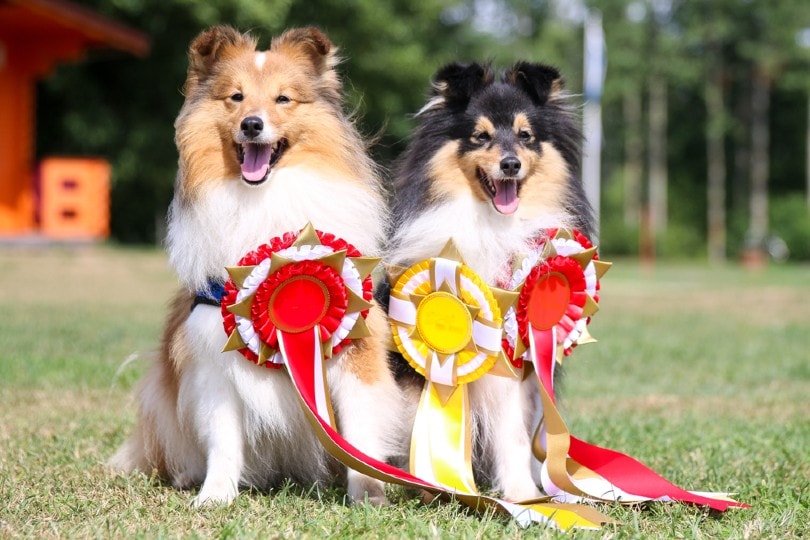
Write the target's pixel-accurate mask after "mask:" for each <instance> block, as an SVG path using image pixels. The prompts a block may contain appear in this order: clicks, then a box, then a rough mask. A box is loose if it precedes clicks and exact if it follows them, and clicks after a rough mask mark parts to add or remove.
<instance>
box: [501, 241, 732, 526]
mask: <svg viewBox="0 0 810 540" xmlns="http://www.w3.org/2000/svg"><path fill="white" fill-rule="evenodd" d="M609 267H610V264H609V263H605V262H603V261H599V259H598V256H597V254H596V249H595V248H594V247H593V246H592V245H591V243H590V242H589V241H588V240H587V238H586V237H585V236H584V235H582V234H581V233H579V232H578V231H569V230H564V229H561V230H556V231H550V232H549V235H548V240H545V241H544V242H541V243H539V244H538V246H537V248H536V249H535V250H533V251H532V252H531V253H529V254H528V256H527V257H526V258H525V259H524V260H523V261H521V262H520V264H518V265H516V270H515V271H514V273H513V275H512V280H511V283H510V286H511V287H512V288H513V289H514V290H516V291H518V292H519V293H520V296H519V298H518V302H517V307H516V308H515V309H514V310H513V311H511V312H509V313H507V315H506V317H505V319H506V321H507V322H506V323H505V325H504V327H505V330H506V343H505V344H504V347H505V349H507V350H508V351H509V352H511V353H512V358H513V362H522V361H528V362H531V363H532V365H533V371H534V373H535V376H536V378H537V381H538V389H539V393H540V397H541V401H542V404H543V420H542V422H541V425H540V426H538V429H537V430H536V435H535V440H534V444H533V450H534V454H535V457H537V459H539V460H540V461H541V462H542V469H541V481H542V487H543V489H544V490H545V492H546V493H547V494H549V495H551V496H553V497H554V499H555V500H557V501H561V502H579V501H580V500H582V499H590V500H598V501H617V502H623V503H638V502H642V501H649V500H678V501H684V502H690V503H694V504H702V505H707V506H710V507H711V508H714V509H717V510H725V509H726V508H728V507H730V506H744V505H741V504H740V503H738V502H736V501H734V500H733V499H730V498H729V497H728V496H727V494H725V493H699V492H690V491H686V490H683V489H681V488H679V487H678V486H675V485H674V484H672V483H670V482H669V481H667V480H665V479H664V478H662V477H661V476H659V475H658V474H657V473H655V472H654V471H652V470H651V469H649V468H648V467H646V466H645V465H643V464H642V463H640V462H638V461H636V460H635V459H633V458H631V457H629V456H626V455H624V454H622V453H620V452H616V451H613V450H609V449H606V448H601V447H598V446H596V445H592V444H589V443H587V442H585V441H582V440H580V439H577V438H576V437H574V436H572V435H571V434H570V433H569V431H568V428H567V426H566V424H565V422H564V421H563V419H562V417H561V415H560V413H559V411H558V410H557V407H556V403H555V401H556V399H555V394H554V369H555V366H556V364H557V363H559V362H561V361H562V358H563V356H564V355H567V354H570V352H571V350H572V349H573V347H575V346H576V345H577V344H581V343H585V342H590V341H593V339H592V338H591V337H590V335H589V334H588V332H587V328H586V327H587V324H588V322H589V321H590V316H591V315H593V314H594V313H595V312H596V310H597V309H598V307H597V301H598V292H599V280H600V279H601V277H602V275H604V273H605V272H606V271H607V270H608V268H609Z"/></svg>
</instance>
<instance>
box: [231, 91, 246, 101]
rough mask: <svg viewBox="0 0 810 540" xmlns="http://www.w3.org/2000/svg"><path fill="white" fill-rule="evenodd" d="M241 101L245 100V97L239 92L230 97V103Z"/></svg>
mask: <svg viewBox="0 0 810 540" xmlns="http://www.w3.org/2000/svg"><path fill="white" fill-rule="evenodd" d="M243 99H245V96H243V95H242V93H241V92H237V93H235V94H233V95H232V96H231V101H236V102H239V101H242V100H243Z"/></svg>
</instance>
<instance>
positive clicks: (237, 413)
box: [110, 27, 401, 506]
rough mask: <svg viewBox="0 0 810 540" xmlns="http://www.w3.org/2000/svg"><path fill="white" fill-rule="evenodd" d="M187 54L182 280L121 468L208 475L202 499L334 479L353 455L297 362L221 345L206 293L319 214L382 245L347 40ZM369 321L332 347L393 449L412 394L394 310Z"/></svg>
mask: <svg viewBox="0 0 810 540" xmlns="http://www.w3.org/2000/svg"><path fill="white" fill-rule="evenodd" d="M188 55H189V68H188V75H187V80H186V82H185V87H184V94H185V102H184V104H183V107H182V109H181V111H180V114H179V116H178V118H177V121H176V123H175V129H176V143H177V148H178V151H179V156H180V157H179V170H178V174H177V180H176V185H175V196H174V200H173V201H172V204H171V208H170V214H169V228H168V241H167V246H168V253H169V261H170V264H171V265H172V266H173V267H174V268H175V270H176V271H177V273H178V275H179V278H180V280H181V282H182V285H183V288H182V290H181V292H180V293H179V294H178V295H177V297H176V298H175V300H174V302H173V304H172V306H171V309H170V313H169V316H168V320H167V323H166V327H165V332H164V335H163V342H162V348H161V349H160V352H159V354H158V358H157V361H156V362H155V364H154V365H153V366H152V368H151V370H150V371H149V372H148V373H147V375H146V376H145V379H144V380H143V382H142V385H141V387H140V390H139V393H138V400H139V415H138V424H137V427H136V430H135V433H134V434H133V435H132V436H131V437H130V438H129V440H127V441H126V442H125V443H124V444H123V446H122V447H121V448H120V449H119V450H118V452H117V453H116V454H115V455H114V456H113V457H112V458H111V460H110V464H111V466H112V467H114V468H115V469H118V470H121V471H125V472H129V471H133V470H140V471H144V472H146V473H151V472H152V471H153V470H156V471H158V472H159V473H160V474H161V475H162V476H164V477H165V478H167V479H168V480H169V481H171V483H172V484H173V485H174V486H176V487H178V488H189V487H192V486H196V485H200V484H201V488H200V491H199V493H198V495H197V496H196V498H195V499H194V501H193V502H194V504H195V505H196V506H200V505H205V504H218V503H229V502H231V501H232V500H233V499H234V497H236V495H237V492H238V491H237V490H238V487H239V486H255V487H259V488H267V487H270V486H273V485H276V484H278V483H280V482H282V481H284V480H285V479H292V480H294V481H297V482H300V483H303V484H310V485H311V484H312V483H316V482H317V483H321V484H326V483H331V482H333V481H335V480H336V479H340V477H341V476H342V475H343V473H341V472H340V471H341V467H339V466H338V464H337V462H336V461H334V460H333V459H332V458H330V457H329V456H327V454H326V453H325V452H324V450H323V448H322V447H321V445H320V444H319V442H318V441H317V439H316V438H315V436H314V434H313V431H312V429H311V428H310V426H309V424H308V423H307V420H306V419H305V416H304V414H303V412H302V410H301V405H300V403H299V400H298V397H297V395H296V392H295V390H294V388H293V387H292V384H291V382H290V380H289V376H288V375H287V374H286V372H285V370H278V369H268V368H266V367H263V366H257V365H256V364H254V363H252V362H250V361H248V360H246V359H245V358H244V357H243V356H241V355H240V354H239V353H238V352H235V351H234V352H227V353H223V352H221V351H222V349H223V346H224V345H225V342H226V339H227V336H226V335H225V332H224V330H223V325H222V316H221V314H220V309H219V307H218V306H214V305H206V301H205V298H206V296H210V294H211V289H212V288H214V287H215V285H216V284H221V283H223V282H225V280H226V278H227V274H226V271H225V267H226V266H232V265H235V264H236V263H237V262H238V261H239V260H240V259H241V258H242V256H243V255H245V254H246V253H248V252H249V251H251V250H253V249H255V248H256V247H258V246H259V245H260V244H263V243H266V242H267V241H268V240H269V239H270V238H272V237H274V236H279V235H282V234H283V233H285V232H288V231H295V232H297V231H298V230H300V229H301V228H302V227H304V226H305V225H306V224H307V222H311V223H312V224H313V225H314V226H315V228H316V229H320V230H323V231H327V232H330V233H332V234H334V235H336V236H338V237H341V238H343V239H345V240H347V241H348V242H350V243H351V244H353V245H355V246H356V247H357V248H358V249H359V250H360V251H361V252H362V253H363V254H364V255H379V254H380V251H381V244H382V239H383V236H384V233H385V230H386V219H387V209H386V205H385V197H384V195H383V191H382V189H381V185H380V180H379V176H378V174H377V170H376V169H375V166H374V164H373V162H372V161H371V160H370V159H369V157H368V155H367V154H366V148H365V145H364V143H363V141H362V140H361V138H360V136H359V135H358V133H357V131H356V129H355V128H354V125H353V124H352V122H351V121H350V119H348V118H347V116H346V115H345V114H344V112H343V108H342V107H343V102H342V86H341V83H340V80H339V78H338V75H337V73H336V71H335V66H336V64H337V62H338V59H337V56H336V49H335V47H334V46H333V45H332V43H331V42H330V40H329V39H328V38H327V37H326V36H325V35H324V34H323V33H321V32H320V31H319V30H317V29H315V28H301V29H292V30H289V31H287V32H285V33H284V34H283V35H281V36H279V37H276V38H275V39H273V41H272V45H271V47H270V49H269V50H267V51H258V50H256V41H255V40H254V38H252V37H251V36H249V35H247V34H242V33H239V32H237V31H236V30H234V29H232V28H229V27H213V28H211V29H209V30H207V31H205V32H203V33H201V34H200V35H199V36H198V37H197V38H196V39H194V41H193V42H192V43H191V46H190V49H189V53H188ZM195 297H196V298H197V299H198V300H199V299H203V303H198V301H195ZM210 303H211V304H217V302H216V300H212V301H211V302H210ZM367 323H368V326H369V328H370V330H371V332H372V333H373V334H374V335H375V336H377V337H373V338H365V339H363V340H361V341H360V342H355V343H354V344H353V345H352V346H350V347H348V348H347V349H346V350H345V352H342V353H341V354H339V355H336V356H335V357H334V358H332V359H330V360H329V362H328V368H327V379H328V382H329V384H330V388H331V392H332V399H333V406H334V410H335V413H336V415H337V421H338V424H339V426H340V430H341V432H342V434H343V435H344V436H345V437H346V438H347V439H348V440H349V441H350V442H352V443H353V444H354V445H355V446H357V447H358V448H360V449H361V450H362V451H364V452H365V453H367V454H369V455H371V456H374V457H376V458H378V459H381V460H385V459H386V458H388V457H389V456H390V454H391V453H392V451H393V450H392V448H394V446H395V445H396V444H397V440H398V438H399V436H398V435H397V433H396V431H397V422H398V420H397V419H398V418H399V416H400V414H399V411H400V409H401V405H400V402H399V399H400V396H401V392H400V390H399V388H398V386H397V385H396V382H395V380H394V377H393V375H392V374H391V372H390V371H389V369H388V365H387V361H386V353H385V350H384V346H383V344H382V341H381V339H380V338H379V336H381V335H382V333H383V332H384V330H385V320H384V314H383V312H382V311H381V310H380V309H379V308H378V307H376V306H375V307H374V308H373V309H372V310H371V312H370V314H369V317H368V320H367ZM347 484H348V486H347V487H348V493H349V496H350V497H351V498H352V499H353V500H357V501H363V500H365V499H366V498H367V500H368V501H370V502H372V503H376V504H381V503H383V502H385V494H384V492H383V484H382V483H381V482H379V481H377V480H372V479H370V478H368V477H365V476H362V475H360V474H359V473H356V472H354V471H348V477H347Z"/></svg>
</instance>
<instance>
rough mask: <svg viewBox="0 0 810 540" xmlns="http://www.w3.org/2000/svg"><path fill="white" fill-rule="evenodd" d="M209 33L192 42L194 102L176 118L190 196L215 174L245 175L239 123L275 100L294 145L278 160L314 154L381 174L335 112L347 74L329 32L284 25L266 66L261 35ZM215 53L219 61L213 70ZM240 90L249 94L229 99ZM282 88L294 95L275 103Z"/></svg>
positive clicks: (312, 158)
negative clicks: (236, 138) (340, 74)
mask: <svg viewBox="0 0 810 540" xmlns="http://www.w3.org/2000/svg"><path fill="white" fill-rule="evenodd" d="M209 33H210V32H208V33H204V34H203V35H201V36H200V37H198V38H197V39H196V40H195V41H194V42H193V43H192V45H191V47H190V49H189V59H190V67H189V74H188V81H187V83H186V85H185V92H186V102H185V104H184V106H183V108H182V109H181V111H180V114H179V116H178V118H177V121H176V122H175V129H176V137H175V139H176V143H177V146H178V147H182V148H184V149H185V151H186V152H185V154H184V155H182V156H181V160H180V176H179V180H180V186H178V187H179V188H180V189H181V190H182V194H183V195H184V196H185V197H188V198H190V199H193V198H194V197H195V196H196V192H197V191H198V190H200V189H203V188H204V185H205V184H206V183H208V182H210V181H211V180H214V179H223V181H224V179H226V178H232V177H234V176H238V173H239V162H238V159H237V156H236V152H235V150H234V148H233V135H234V130H235V129H238V126H239V121H240V120H241V119H242V118H244V117H245V116H248V115H250V114H251V113H253V112H255V111H256V110H258V109H259V108H260V107H267V106H268V104H270V106H269V107H267V108H268V114H269V121H270V123H271V124H272V125H274V126H275V127H276V128H277V129H278V130H279V131H281V132H283V133H284V135H285V138H287V139H288V140H289V150H288V151H287V152H286V153H285V155H283V156H282V158H281V161H280V162H279V163H278V164H277V167H284V166H294V165H296V164H300V163H302V162H305V161H306V162H307V163H308V164H312V165H313V166H318V167H322V168H324V169H331V170H334V171H335V174H336V175H343V176H345V177H347V178H352V179H364V178H369V177H373V176H374V174H373V169H374V165H373V164H372V162H371V161H370V160H369V158H368V157H367V156H366V154H365V148H364V146H363V144H362V141H361V140H359V139H358V138H356V137H355V136H354V128H353V126H352V125H351V123H350V121H349V120H348V119H347V118H346V117H345V116H343V115H341V114H335V113H336V112H337V110H339V108H340V104H341V85H340V81H339V80H338V78H337V75H336V73H335V72H334V71H333V69H332V68H333V67H334V66H335V64H337V62H338V58H337V56H336V54H337V50H336V49H335V48H334V47H332V45H331V42H330V41H329V40H328V38H327V37H326V36H325V35H323V34H322V33H320V32H317V31H312V29H310V30H307V31H305V30H304V29H294V30H290V31H288V32H286V33H284V34H283V35H282V36H280V37H278V38H276V39H274V40H273V42H272V46H271V48H270V50H269V51H267V52H266V55H267V57H266V60H265V62H264V65H263V66H262V69H261V70H259V69H257V68H256V66H255V63H254V62H255V60H254V59H255V53H256V41H255V40H254V39H252V38H249V37H247V36H244V35H242V34H238V33H237V34H238V35H235V36H234V35H232V34H231V31H226V32H225V38H222V37H221V36H220V37H219V39H217V38H215V37H212V36H210V35H209ZM223 40H224V43H223ZM223 60H227V61H225V62H223ZM215 61H218V63H217V64H216V66H217V69H216V71H215V72H212V69H213V67H212V62H215ZM205 85H210V86H211V87H212V89H213V94H212V95H213V97H214V99H211V98H210V97H209V96H208V95H205V96H203V95H202V94H203V93H202V92H201V90H203V88H202V87H203V86H205ZM237 92H239V93H242V94H243V95H244V96H245V99H244V101H241V102H238V103H237V102H231V101H228V100H227V99H225V98H227V97H228V96H231V95H233V94H235V93H237ZM282 94H283V95H285V96H287V97H288V98H290V100H291V101H290V103H284V104H278V103H275V100H276V98H277V97H278V96H280V95H282ZM324 97H325V99H316V98H324ZM223 100H224V102H225V105H226V106H225V107H224V108H223V107H222V101H223ZM335 137H338V138H339V139H340V140H339V141H335Z"/></svg>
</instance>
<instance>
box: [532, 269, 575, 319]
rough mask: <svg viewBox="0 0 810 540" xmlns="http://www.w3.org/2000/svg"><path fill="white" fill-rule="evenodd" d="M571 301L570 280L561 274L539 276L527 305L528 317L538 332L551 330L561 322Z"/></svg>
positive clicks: (551, 273)
mask: <svg viewBox="0 0 810 540" xmlns="http://www.w3.org/2000/svg"><path fill="white" fill-rule="evenodd" d="M570 299H571V287H569V286H568V280H567V279H565V276H564V275H562V274H560V273H559V272H550V273H548V274H546V275H543V276H539V277H538V278H537V281H535V283H534V290H533V291H532V294H531V295H529V301H528V302H527V304H526V315H527V316H528V318H529V322H531V323H532V326H533V327H534V328H536V329H538V330H549V329H551V328H552V327H553V326H554V325H555V324H557V323H558V322H560V319H562V316H563V315H565V310H566V309H568V303H569V301H570Z"/></svg>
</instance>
